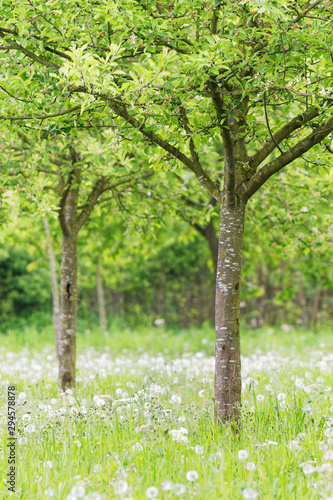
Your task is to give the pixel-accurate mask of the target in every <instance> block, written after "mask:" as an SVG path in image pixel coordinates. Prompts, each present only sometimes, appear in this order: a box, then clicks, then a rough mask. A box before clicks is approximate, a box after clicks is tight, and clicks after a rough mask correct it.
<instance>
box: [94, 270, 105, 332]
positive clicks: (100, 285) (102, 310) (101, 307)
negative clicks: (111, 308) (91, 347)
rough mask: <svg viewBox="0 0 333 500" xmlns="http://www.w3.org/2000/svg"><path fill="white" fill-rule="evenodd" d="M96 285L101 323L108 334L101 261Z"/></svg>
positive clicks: (97, 271) (102, 328) (103, 330)
mask: <svg viewBox="0 0 333 500" xmlns="http://www.w3.org/2000/svg"><path fill="white" fill-rule="evenodd" d="M96 287H97V301H98V313H99V324H100V327H101V330H102V332H103V333H104V335H107V320H106V310H105V298H104V287H103V280H102V275H101V267H100V264H99V262H97V264H96Z"/></svg>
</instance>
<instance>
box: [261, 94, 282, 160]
mask: <svg viewBox="0 0 333 500" xmlns="http://www.w3.org/2000/svg"><path fill="white" fill-rule="evenodd" d="M264 108H265V117H266V124H267V128H268V132H269V135H270V136H271V138H272V141H273V142H274V144H275V146H276V147H277V148H278V150H279V151H280V153H281V154H283V151H282V149H281V148H280V146H279V144H278V143H277V142H276V140H275V139H274V135H273V134H272V131H271V127H270V126H269V121H268V113H267V105H266V92H264Z"/></svg>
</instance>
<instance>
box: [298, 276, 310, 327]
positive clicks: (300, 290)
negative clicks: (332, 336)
mask: <svg viewBox="0 0 333 500" xmlns="http://www.w3.org/2000/svg"><path fill="white" fill-rule="evenodd" d="M298 303H299V305H300V308H301V317H302V323H303V326H305V327H306V328H307V327H308V326H309V318H308V313H307V310H306V300H305V295H304V289H303V285H302V283H300V285H299V287H298Z"/></svg>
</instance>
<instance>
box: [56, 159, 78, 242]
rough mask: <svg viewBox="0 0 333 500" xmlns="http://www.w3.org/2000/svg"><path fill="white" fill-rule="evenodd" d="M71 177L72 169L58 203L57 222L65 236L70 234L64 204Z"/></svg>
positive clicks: (70, 185) (72, 175)
mask: <svg viewBox="0 0 333 500" xmlns="http://www.w3.org/2000/svg"><path fill="white" fill-rule="evenodd" d="M73 179H74V169H72V170H71V171H70V173H69V176H68V180H67V186H66V188H65V189H64V191H63V193H62V196H61V198H60V201H59V205H58V218H59V224H60V227H61V230H62V232H63V234H64V235H66V236H69V235H70V229H69V227H68V225H67V222H66V216H65V206H66V200H67V197H68V194H69V192H70V190H71V187H72V182H73Z"/></svg>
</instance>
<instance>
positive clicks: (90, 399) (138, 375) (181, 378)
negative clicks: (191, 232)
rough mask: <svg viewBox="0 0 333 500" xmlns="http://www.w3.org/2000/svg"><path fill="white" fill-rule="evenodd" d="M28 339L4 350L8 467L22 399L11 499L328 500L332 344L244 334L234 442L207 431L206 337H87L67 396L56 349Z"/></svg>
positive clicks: (276, 333)
mask: <svg viewBox="0 0 333 500" xmlns="http://www.w3.org/2000/svg"><path fill="white" fill-rule="evenodd" d="M29 333H30V334H29V336H28V338H30V341H29V342H28V343H27V344H26V345H25V343H24V340H22V336H17V337H16V338H15V337H14V334H12V335H13V336H12V337H10V336H9V337H8V338H5V345H2V347H1V351H0V355H1V372H0V376H1V380H0V383H1V387H2V404H1V408H2V410H1V411H2V416H1V423H2V426H1V433H2V436H1V441H2V458H4V459H6V457H7V456H8V451H7V449H6V426H5V423H6V415H5V401H4V399H5V398H4V394H5V389H6V388H7V386H8V385H11V384H15V385H16V388H17V421H16V429H17V453H18V456H17V484H18V489H17V491H16V492H15V493H13V494H12V496H13V498H22V499H39V498H40V499H64V500H76V499H80V498H82V499H86V500H88V499H90V500H98V499H100V500H102V499H108V498H114V499H119V500H120V499H121V500H125V499H127V500H130V499H140V500H141V499H173V500H174V499H177V498H179V499H191V498H198V499H207V500H210V499H248V500H250V499H275V498H281V499H282V498H283V499H284V498H286V499H287V498H288V499H289V498H294V499H298V498H304V499H314V498H325V499H329V498H332V496H331V495H333V492H332V463H333V441H332V438H333V394H332V387H331V383H332V368H333V340H332V337H331V336H330V335H329V334H328V333H326V334H325V333H324V334H321V335H318V334H317V335H316V334H313V333H310V332H306V331H301V332H299V331H297V332H295V331H292V332H289V333H286V332H283V331H281V330H279V329H269V328H268V329H263V330H260V331H255V332H246V334H245V335H244V337H245V338H244V342H243V344H244V345H243V352H244V355H243V357H242V368H243V381H242V396H243V407H242V419H241V427H240V429H239V431H238V432H237V433H235V432H234V431H233V430H232V428H231V427H230V426H229V427H228V426H226V427H219V428H217V427H215V426H214V422H213V401H212V398H213V395H214V394H213V380H214V356H213V354H214V351H213V338H212V337H211V332H210V331H209V330H206V331H205V330H193V331H190V332H179V333H177V334H174V333H172V332H169V333H168V332H164V333H161V332H160V331H158V330H152V331H149V330H146V331H142V332H140V333H138V332H135V331H133V332H130V331H125V332H123V333H122V334H120V333H118V334H117V333H111V334H110V336H109V337H107V338H106V339H103V338H102V339H101V337H100V334H98V332H92V333H91V334H90V335H86V334H82V335H80V336H79V352H78V376H77V388H76V390H75V391H74V390H70V389H68V390H67V391H66V392H65V393H61V392H60V393H59V391H58V387H57V383H56V378H57V363H56V356H55V353H54V348H53V346H52V344H51V345H50V343H48V342H47V339H46V336H45V335H44V337H42V340H41V341H40V342H39V345H38V348H35V347H34V342H35V341H36V340H37V338H38V337H37V334H36V333H34V332H31V331H30V332H29ZM14 340H15V341H16V342H21V344H17V345H18V349H16V350H12V349H9V346H10V345H12V342H13V341H14ZM91 344H96V345H95V346H93V345H91ZM166 346H168V347H166ZM259 346H260V347H259ZM5 472H6V471H5V470H4V471H3V472H2V474H3V480H2V481H1V484H0V488H1V489H0V495H1V498H4V499H6V498H9V494H8V491H7V484H6V478H5V477H4V475H5Z"/></svg>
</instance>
